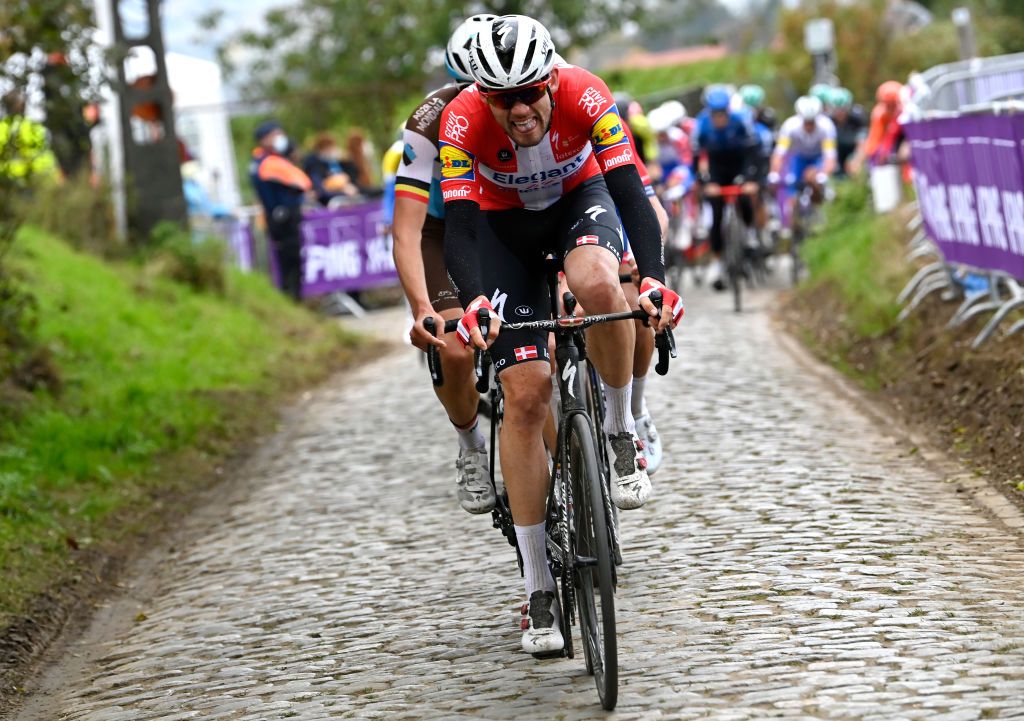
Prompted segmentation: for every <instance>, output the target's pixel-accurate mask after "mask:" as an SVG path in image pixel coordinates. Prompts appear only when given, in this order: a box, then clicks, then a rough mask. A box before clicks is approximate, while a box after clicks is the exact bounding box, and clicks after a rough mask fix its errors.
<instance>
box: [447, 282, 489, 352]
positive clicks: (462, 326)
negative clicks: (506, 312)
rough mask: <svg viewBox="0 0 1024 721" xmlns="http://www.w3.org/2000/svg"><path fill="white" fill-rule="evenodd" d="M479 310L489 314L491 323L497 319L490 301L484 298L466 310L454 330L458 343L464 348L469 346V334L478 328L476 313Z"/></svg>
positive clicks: (475, 301)
mask: <svg viewBox="0 0 1024 721" xmlns="http://www.w3.org/2000/svg"><path fill="white" fill-rule="evenodd" d="M481 308H486V309H487V310H489V311H490V312H491V322H492V323H493V322H495V321H496V320H497V319H498V316H497V314H496V313H495V312H494V306H492V305H491V301H489V300H487V298H486V297H485V296H482V295H481V296H480V297H478V298H477V299H476V300H474V301H473V302H472V303H470V304H469V307H468V308H466V312H465V313H463V314H462V318H460V319H459V325H458V327H457V328H456V329H455V333H456V334H457V335H458V337H459V342H460V343H462V345H463V346H464V347H466V346H469V334H470V332H471V331H472V330H473V329H474V328H479V327H480V319H479V318H478V317H477V315H476V313H477V311H478V310H480V309H481Z"/></svg>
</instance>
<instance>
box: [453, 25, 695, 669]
mask: <svg viewBox="0 0 1024 721" xmlns="http://www.w3.org/2000/svg"><path fill="white" fill-rule="evenodd" d="M470 59H471V65H470V70H471V73H472V74H473V77H474V79H475V80H476V84H475V85H473V86H471V87H469V88H466V89H465V90H463V91H462V92H461V93H460V94H459V96H458V97H456V98H455V100H453V101H452V102H451V103H449V104H448V106H447V107H446V108H445V110H444V112H443V113H442V116H441V128H440V136H439V141H440V159H441V189H442V194H443V197H444V201H445V260H446V264H447V267H448V272H449V274H450V275H451V277H452V280H453V281H454V282H455V285H456V287H457V288H458V291H459V299H460V301H461V302H462V304H463V305H464V307H466V312H465V314H464V315H463V317H462V320H461V321H460V328H459V336H460V338H461V339H462V341H463V342H464V343H467V344H471V345H473V346H475V347H478V348H485V347H489V348H490V352H491V357H492V359H493V360H494V365H495V370H496V372H498V373H499V374H500V376H501V382H502V388H503V389H504V393H505V415H504V423H503V425H502V429H501V460H502V475H503V477H504V480H505V486H506V489H507V490H508V495H509V504H510V506H511V509H512V516H513V519H514V521H515V524H516V534H517V540H518V541H519V547H520V551H521V552H522V555H523V562H524V576H525V581H526V591H527V597H528V598H529V599H530V605H531V614H530V616H531V619H532V618H533V617H534V613H533V607H534V605H535V604H546V606H547V607H550V605H551V603H552V600H551V599H552V598H553V593H552V592H553V590H554V580H553V579H552V578H551V574H550V571H549V569H548V567H547V561H546V557H545V553H544V530H543V529H544V508H545V501H546V497H547V485H548V480H549V476H548V467H547V461H548V457H547V454H546V451H545V449H544V444H543V440H542V433H541V431H542V425H543V422H544V419H545V417H546V415H547V410H548V401H549V398H550V395H551V383H550V378H549V374H550V370H549V365H548V363H547V360H548V358H547V356H548V353H547V338H546V337H545V336H544V335H543V334H539V333H535V332H531V331H525V330H505V331H500V332H499V330H498V329H496V328H494V324H492V328H491V332H490V334H489V335H488V337H487V339H486V340H485V339H484V338H483V336H482V334H481V331H480V328H479V327H478V321H477V311H478V310H479V309H480V308H481V307H486V308H490V309H491V310H492V312H493V314H494V315H497V316H499V317H501V318H503V319H508V318H515V319H517V320H518V319H522V320H531V319H539V318H542V317H544V315H545V309H546V308H547V293H546V288H545V271H544V258H545V256H546V255H547V254H549V253H553V254H555V256H556V257H558V258H559V259H561V260H562V263H563V267H564V270H565V275H566V280H567V282H568V285H569V288H570V290H572V292H573V293H574V294H575V295H576V297H577V298H578V299H579V302H580V304H581V305H582V306H583V307H584V308H586V310H587V312H588V313H595V314H599V313H613V312H627V311H628V310H629V306H628V304H627V302H626V299H625V297H624V296H623V294H622V290H621V288H620V286H619V281H618V269H619V261H620V259H621V256H622V228H621V227H620V225H619V221H618V218H617V217H616V210H618V212H619V214H620V215H621V218H622V225H623V226H624V227H625V231H626V233H628V235H629V239H630V244H631V246H632V249H633V253H634V256H635V258H636V263H637V267H638V269H639V273H640V277H641V279H642V280H641V294H640V295H641V298H640V304H641V306H642V307H643V308H644V309H645V310H647V312H648V313H650V314H651V315H652V316H657V311H656V310H655V309H654V306H653V304H652V303H651V300H650V298H649V295H650V293H651V292H653V291H654V290H659V291H661V293H662V294H663V296H664V298H665V307H664V311H665V312H663V313H662V315H661V317H660V318H659V319H658V320H657V321H653V322H654V324H655V325H657V326H658V327H659V329H660V328H664V327H667V326H668V325H669V324H674V323H676V322H678V320H679V319H680V318H681V316H682V312H683V310H682V301H681V300H680V299H679V297H678V295H676V293H674V292H673V291H672V290H670V289H668V288H666V287H665V286H664V264H663V260H662V253H661V229H660V226H659V223H658V219H657V216H656V215H655V212H654V210H653V209H652V207H651V204H650V202H649V201H648V199H647V195H646V193H645V191H644V186H643V183H642V181H641V178H640V173H639V172H638V170H637V164H636V160H637V157H636V153H635V151H634V150H633V148H632V147H631V146H630V144H629V142H628V139H627V137H626V134H625V131H624V130H623V124H622V120H621V119H620V117H619V113H618V108H617V107H616V106H615V103H614V102H613V101H612V94H611V92H610V91H609V90H608V87H607V86H606V85H605V83H604V82H603V81H602V80H601V79H600V78H598V77H597V76H595V75H593V74H591V73H589V72H587V71H586V70H583V69H582V68H577V67H574V66H571V65H556V64H555V51H554V47H553V44H552V43H551V38H550V35H549V34H548V32H547V30H546V29H545V28H544V27H543V26H542V25H540V23H538V22H537V21H535V20H533V19H531V18H528V17H525V16H521V15H506V16H503V17H500V18H497V19H495V20H494V21H493V22H492V23H491V24H490V26H489V28H484V29H482V30H481V31H480V32H479V33H477V35H476V36H475V38H474V40H473V42H472V43H471V44H470ZM634 332H635V331H634V328H633V325H632V324H630V323H608V324H604V325H602V326H595V327H594V328H592V329H590V330H588V331H587V348H588V357H589V358H590V360H592V361H593V362H594V365H595V366H596V368H597V370H598V371H599V373H600V374H601V377H602V379H603V381H604V383H605V386H606V396H607V401H608V403H607V406H608V412H607V416H606V419H605V421H606V427H605V431H606V433H607V435H608V438H609V446H610V454H609V458H610V459H612V467H613V468H612V484H611V485H612V488H611V499H612V502H613V503H615V504H616V505H617V506H618V507H620V508H637V507H639V506H641V505H643V504H644V503H645V502H646V500H647V498H648V497H649V495H650V489H651V486H650V479H649V478H648V475H647V471H646V460H645V459H644V457H643V453H642V449H643V443H642V442H641V441H640V439H639V438H638V437H637V435H636V429H635V423H634V419H633V416H632V413H631V410H630V392H631V381H632V360H633V357H632V356H633V353H632V351H633V347H634V340H635V336H634ZM535 361H544V362H535ZM548 615H549V614H547V613H545V614H539V615H538V618H543V619H544V624H543V625H542V627H540V628H534V627H533V626H532V625H531V626H530V627H528V628H525V629H524V634H523V648H524V650H526V651H528V652H531V653H537V652H542V653H543V652H550V651H556V650H558V649H560V648H561V647H562V637H561V634H560V632H559V631H558V627H557V622H550V619H548ZM553 615H554V616H557V614H553ZM532 623H533V621H531V624H532ZM552 623H553V624H554V625H552Z"/></svg>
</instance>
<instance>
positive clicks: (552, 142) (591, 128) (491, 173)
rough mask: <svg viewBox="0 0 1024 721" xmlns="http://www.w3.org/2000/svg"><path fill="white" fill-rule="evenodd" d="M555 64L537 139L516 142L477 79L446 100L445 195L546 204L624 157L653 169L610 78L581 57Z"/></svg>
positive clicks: (504, 205)
mask: <svg viewBox="0 0 1024 721" xmlns="http://www.w3.org/2000/svg"><path fill="white" fill-rule="evenodd" d="M556 67H557V68H558V90H556V91H553V93H552V95H553V97H554V101H555V108H554V111H553V112H552V117H551V127H550V128H549V129H548V132H547V134H545V136H544V138H543V139H541V141H540V143H539V144H538V145H536V146H534V147H531V148H521V147H517V146H516V145H515V144H514V143H513V142H512V139H511V138H509V137H508V135H507V134H506V133H505V131H504V129H503V128H502V127H501V126H500V125H498V122H497V121H496V120H495V119H494V116H493V115H492V114H491V110H490V108H489V107H488V105H487V103H486V101H485V100H484V99H483V98H482V97H481V96H480V93H479V92H477V90H476V86H470V87H468V88H466V89H465V90H463V91H462V92H461V93H460V94H459V96H458V97H457V98H455V99H454V100H453V101H452V102H451V103H450V104H449V105H448V106H447V107H446V108H445V110H444V113H443V115H442V117H441V128H440V135H439V138H438V140H439V141H440V156H441V190H442V194H443V196H444V199H445V201H452V200H472V201H474V202H476V203H479V205H480V208H481V209H482V210H508V209H510V208H526V209H528V210H543V209H544V208H547V207H548V206H550V205H552V204H553V203H554V202H555V201H557V200H558V199H559V198H561V197H562V196H563V195H565V194H566V193H568V192H569V191H571V190H572V189H573V188H575V187H576V186H578V185H579V184H580V183H582V182H583V181H584V180H588V179H590V178H593V177H594V176H596V175H597V174H599V173H606V172H608V171H609V170H612V169H614V168H617V167H620V166H622V165H627V164H628V165H634V166H636V167H637V170H638V172H640V174H641V176H642V177H646V175H647V172H646V168H644V167H643V165H642V161H641V160H640V157H639V155H638V154H637V152H636V149H635V148H634V147H633V145H632V144H631V143H630V141H629V137H628V136H627V134H626V131H625V127H624V124H623V122H622V120H621V119H620V118H619V114H618V109H617V108H616V107H615V102H614V101H613V100H612V94H611V91H609V90H608V86H607V85H605V83H604V81H603V80H601V79H600V78H599V77H597V76H596V75H594V74H593V73H590V72H588V71H586V70H584V69H583V68H579V67H576V66H575V65H568V64H566V65H557V66H556Z"/></svg>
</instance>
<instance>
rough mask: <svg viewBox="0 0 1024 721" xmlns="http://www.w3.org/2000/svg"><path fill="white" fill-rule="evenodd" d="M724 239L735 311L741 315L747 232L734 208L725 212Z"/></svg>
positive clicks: (726, 264) (727, 208) (723, 223)
mask: <svg viewBox="0 0 1024 721" xmlns="http://www.w3.org/2000/svg"><path fill="white" fill-rule="evenodd" d="M723 212H724V213H725V217H724V218H723V220H722V229H723V230H722V238H723V240H724V241H725V267H726V272H727V273H728V277H729V285H730V286H731V287H732V304H733V310H735V311H736V312H737V313H739V312H740V311H741V310H742V309H743V285H742V283H741V281H742V280H743V246H744V240H745V239H746V232H745V231H744V229H743V227H744V226H743V224H742V222H741V221H740V219H739V216H738V215H737V214H736V210H735V209H734V208H733V207H732V206H727V207H726V208H725V210H724V211H723Z"/></svg>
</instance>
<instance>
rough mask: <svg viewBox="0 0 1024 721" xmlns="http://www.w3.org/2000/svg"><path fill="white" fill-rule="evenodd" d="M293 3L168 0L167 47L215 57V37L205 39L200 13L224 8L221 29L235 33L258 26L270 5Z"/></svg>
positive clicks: (165, 17) (165, 5) (165, 7)
mask: <svg viewBox="0 0 1024 721" xmlns="http://www.w3.org/2000/svg"><path fill="white" fill-rule="evenodd" d="M294 4H295V2H294V1H289V0H165V2H164V3H163V26H164V44H165V45H166V46H167V49H168V50H173V51H175V52H179V53H185V54H186V55H195V56H198V57H203V58H208V59H212V58H213V42H212V39H209V38H208V39H205V40H204V39H203V38H202V33H201V32H200V31H199V29H198V26H197V25H196V20H197V19H198V18H199V17H200V16H201V15H203V14H205V13H207V12H209V11H210V10H212V9H214V8H221V9H223V10H224V20H223V22H222V23H221V32H222V33H224V34H232V33H233V32H235V31H236V30H239V29H241V28H244V27H259V26H260V23H261V21H262V19H263V15H264V13H265V12H266V11H267V10H268V9H269V8H272V7H280V6H287V5H294Z"/></svg>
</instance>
